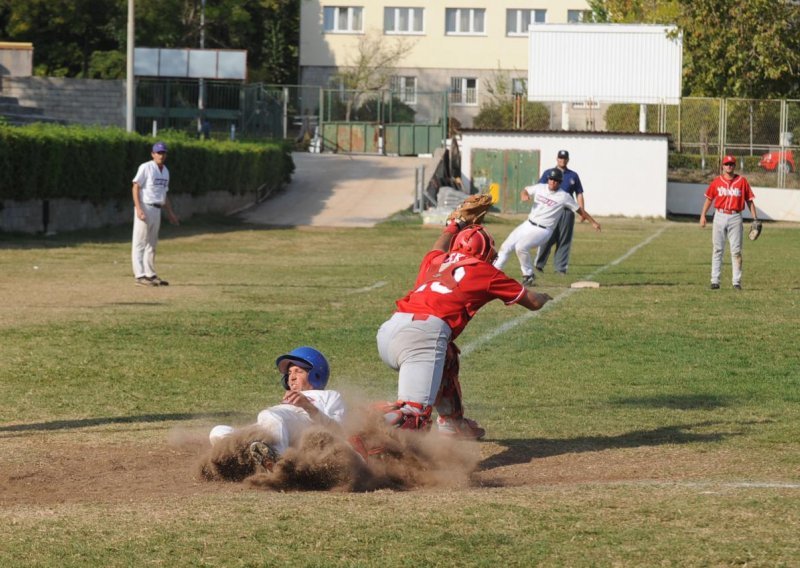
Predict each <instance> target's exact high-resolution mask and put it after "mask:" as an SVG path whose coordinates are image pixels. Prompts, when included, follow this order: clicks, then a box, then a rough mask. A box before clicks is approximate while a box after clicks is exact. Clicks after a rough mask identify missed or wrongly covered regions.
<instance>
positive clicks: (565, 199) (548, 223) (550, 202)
mask: <svg viewBox="0 0 800 568" xmlns="http://www.w3.org/2000/svg"><path fill="white" fill-rule="evenodd" d="M525 191H526V192H528V195H530V196H531V200H532V201H533V207H532V208H531V213H530V215H528V220H529V221H530V222H531V223H535V224H537V225H540V226H542V227H546V228H548V229H552V228H553V227H555V226H556V223H558V219H559V218H560V217H561V210H562V209H564V208H567V209H571V210H572V211H574V212H577V211H578V208H579V205H578V202H577V201H575V198H574V197H572V196H571V195H570V194H569V193H567V192H566V191H561V190H556V191H550V188H548V187H547V184H544V183H537V184H536V185H529V186H527V187H526V188H525Z"/></svg>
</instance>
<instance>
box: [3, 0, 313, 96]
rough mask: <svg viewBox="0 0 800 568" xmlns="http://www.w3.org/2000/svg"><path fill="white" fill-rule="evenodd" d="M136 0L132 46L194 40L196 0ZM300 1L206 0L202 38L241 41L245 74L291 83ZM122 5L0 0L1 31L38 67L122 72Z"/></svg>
mask: <svg viewBox="0 0 800 568" xmlns="http://www.w3.org/2000/svg"><path fill="white" fill-rule="evenodd" d="M135 1H136V3H135V8H136V45H137V46H139V47H167V48H197V47H199V46H200V32H201V25H200V22H201V13H202V0H135ZM300 1H301V0H208V1H207V2H206V7H205V28H204V31H205V34H204V35H205V41H204V45H205V47H206V48H222V49H246V50H247V52H248V76H249V77H250V78H251V79H252V80H256V81H264V82H271V83H294V82H296V76H297V75H296V74H297V68H298V66H297V63H298V50H297V45H298V43H299V29H300V23H299V18H300V11H299V6H300ZM127 5H128V0H0V37H2V38H3V39H7V40H11V41H27V42H31V43H33V46H34V66H35V73H36V74H37V75H50V76H66V77H102V78H109V79H112V78H117V79H118V78H122V77H124V76H125V65H124V61H125V57H126V46H127V16H128V15H127ZM120 62H122V64H121V65H120Z"/></svg>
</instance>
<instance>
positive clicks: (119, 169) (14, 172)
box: [0, 124, 294, 203]
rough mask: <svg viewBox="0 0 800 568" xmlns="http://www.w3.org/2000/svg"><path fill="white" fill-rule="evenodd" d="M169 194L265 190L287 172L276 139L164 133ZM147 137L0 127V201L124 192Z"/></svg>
mask: <svg viewBox="0 0 800 568" xmlns="http://www.w3.org/2000/svg"><path fill="white" fill-rule="evenodd" d="M159 139H161V140H164V141H165V142H166V143H167V145H168V146H169V149H170V151H169V158H168V160H167V166H168V167H169V170H170V193H171V194H173V195H174V194H177V193H189V194H192V195H202V194H203V193H206V192H208V191H218V190H224V191H230V192H231V193H235V194H241V193H248V192H253V193H255V192H256V191H257V190H258V189H259V188H262V190H261V193H262V194H264V193H265V192H269V191H272V190H274V189H276V188H278V187H280V186H281V185H282V184H284V183H287V182H288V181H289V179H290V176H291V174H292V172H293V171H294V162H293V161H292V157H291V149H290V147H289V145H288V144H284V143H280V142H278V143H276V142H270V143H264V144H256V143H239V142H230V141H213V140H203V141H199V140H192V139H186V138H185V137H182V136H174V135H171V134H170V133H164V136H163V137H160V138H159ZM152 144H153V139H152V138H150V137H145V136H141V135H139V134H133V133H128V132H125V131H124V130H121V129H118V128H100V127H79V126H60V125H49V124H35V125H31V126H24V127H14V126H5V125H1V124H0V199H14V200H16V201H26V200H30V199H56V198H72V199H81V200H90V201H93V202H98V203H102V202H104V201H111V200H115V199H121V198H122V199H125V198H129V197H130V192H131V180H132V179H133V176H134V175H135V174H136V169H137V168H138V166H139V164H141V163H142V162H146V161H147V160H149V159H150V148H151V147H152Z"/></svg>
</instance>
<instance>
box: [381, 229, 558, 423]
mask: <svg viewBox="0 0 800 568" xmlns="http://www.w3.org/2000/svg"><path fill="white" fill-rule="evenodd" d="M496 256H497V252H496V250H495V248H494V240H493V239H492V237H491V235H489V233H488V232H486V230H485V229H484V228H483V227H481V226H480V225H470V226H467V227H463V228H462V227H461V225H460V223H459V222H458V221H457V220H452V221H451V222H450V223H448V225H447V226H446V227H445V229H444V231H443V232H442V234H441V235H440V236H439V238H438V239H437V240H436V242H435V243H434V245H433V249H432V250H431V251H430V252H428V253H427V254H426V255H425V257H424V258H423V259H422V264H421V265H420V268H419V273H418V275H417V280H416V283H415V284H414V289H413V290H411V291H410V292H408V294H406V295H405V296H403V297H402V298H400V299H399V300H397V302H396V304H397V311H396V312H395V313H394V315H392V317H391V318H389V319H388V320H387V321H386V322H384V323H383V325H381V327H380V329H379V330H378V336H377V340H378V353H379V354H380V356H381V359H382V360H383V362H384V363H386V364H387V365H388V366H389V367H391V368H392V369H395V370H397V371H399V380H398V388H397V398H398V400H397V402H396V403H394V404H390V405H389V406H388V408H386V409H385V410H386V414H385V416H386V420H387V422H388V423H389V424H392V425H395V426H396V427H398V428H407V429H419V430H427V429H429V428H430V427H431V425H432V418H431V416H432V410H433V408H434V407H435V408H436V412H437V414H438V415H439V416H438V419H437V427H438V430H439V432H441V433H443V434H450V435H455V436H459V437H463V438H469V439H480V438H482V437H483V436H484V435H485V434H486V431H485V430H484V429H483V428H481V427H480V426H479V425H478V424H477V422H475V421H474V420H470V419H468V418H465V417H464V406H463V403H462V399H461V386H460V384H459V380H458V370H459V360H458V354H459V351H458V348H457V347H456V345H455V343H453V341H454V340H455V339H456V337H458V335H459V334H460V333H461V332H462V331H463V330H464V328H465V327H466V325H467V324H468V323H469V321H470V320H471V319H472V317H473V316H474V315H475V313H476V312H477V311H478V310H479V309H480V308H481V307H483V306H484V305H485V304H486V303H488V302H490V301H491V300H494V299H499V300H502V301H503V302H505V303H506V304H507V305H511V304H519V305H521V306H523V307H525V308H527V309H529V310H538V309H540V308H542V306H544V305H545V304H546V303H547V302H548V301H549V300H551V299H552V298H551V297H550V296H549V295H547V294H541V293H536V292H533V291H532V290H529V289H527V288H525V287H524V286H523V285H522V284H520V283H519V282H518V281H516V280H514V279H512V278H509V277H508V276H506V275H505V274H504V273H503V272H501V271H500V270H498V269H496V268H495V267H494V266H492V261H493V260H494V259H495V257H496Z"/></svg>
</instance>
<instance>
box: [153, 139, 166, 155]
mask: <svg viewBox="0 0 800 568" xmlns="http://www.w3.org/2000/svg"><path fill="white" fill-rule="evenodd" d="M166 151H167V145H166V144H164V143H163V142H156V143H155V144H153V153H154V154H157V153H158V152H166Z"/></svg>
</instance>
